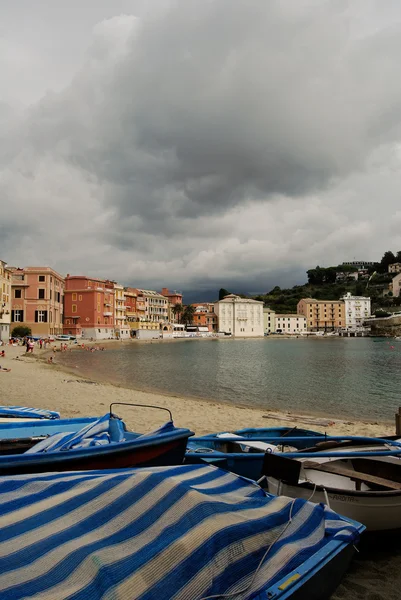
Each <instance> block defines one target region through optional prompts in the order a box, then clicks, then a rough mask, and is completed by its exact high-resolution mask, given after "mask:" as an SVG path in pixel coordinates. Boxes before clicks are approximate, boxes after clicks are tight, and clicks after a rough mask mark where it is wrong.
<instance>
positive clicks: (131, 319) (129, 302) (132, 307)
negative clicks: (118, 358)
mask: <svg viewBox="0 0 401 600" xmlns="http://www.w3.org/2000/svg"><path fill="white" fill-rule="evenodd" d="M124 298H125V306H126V309H125V318H126V319H127V325H128V327H129V329H130V335H131V336H132V331H133V330H134V329H135V328H136V327H135V324H136V323H137V322H138V312H137V308H136V300H137V293H136V291H135V290H134V288H130V287H126V288H124Z"/></svg>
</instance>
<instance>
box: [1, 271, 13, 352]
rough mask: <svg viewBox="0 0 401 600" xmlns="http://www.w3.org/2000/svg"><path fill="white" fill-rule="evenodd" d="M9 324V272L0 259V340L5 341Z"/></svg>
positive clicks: (7, 336) (8, 331)
mask: <svg viewBox="0 0 401 600" xmlns="http://www.w3.org/2000/svg"><path fill="white" fill-rule="evenodd" d="M10 324H11V272H10V271H9V269H7V263H5V262H4V261H2V260H0V341H2V342H5V343H7V342H8V340H9V338H10Z"/></svg>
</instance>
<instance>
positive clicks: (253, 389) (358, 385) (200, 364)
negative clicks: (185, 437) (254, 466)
mask: <svg viewBox="0 0 401 600" xmlns="http://www.w3.org/2000/svg"><path fill="white" fill-rule="evenodd" d="M60 360H61V361H62V362H63V364H66V365H67V366H69V367H74V369H76V371H77V373H79V374H81V375H85V376H87V377H93V378H97V379H100V380H102V381H110V382H112V383H117V384H119V385H122V386H124V387H133V388H137V389H144V390H154V391H160V392H164V393H168V394H176V395H180V396H181V395H182V396H189V397H199V398H208V399H215V400H217V401H219V400H221V401H224V402H228V403H233V404H241V405H246V406H254V407H261V408H264V409H280V410H290V411H299V412H303V413H313V414H320V415H325V416H331V417H341V416H344V417H349V418H360V419H367V420H374V421H381V420H391V421H392V420H393V417H394V412H395V411H396V410H397V409H398V406H399V405H401V394H400V392H401V342H398V341H395V340H391V341H386V340H381V339H378V338H377V339H375V338H358V339H355V338H331V339H300V338H298V339H257V340H248V339H245V340H213V341H208V340H205V341H197V340H187V341H180V342H177V343H158V342H155V343H148V344H140V343H132V344H130V345H128V344H127V345H125V344H124V345H122V346H121V347H113V348H112V347H106V351H105V352H93V353H91V352H85V351H76V352H73V353H66V354H64V355H63V356H60Z"/></svg>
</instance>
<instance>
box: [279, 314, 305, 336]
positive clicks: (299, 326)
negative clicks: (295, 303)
mask: <svg viewBox="0 0 401 600" xmlns="http://www.w3.org/2000/svg"><path fill="white" fill-rule="evenodd" d="M274 320H275V327H276V333H290V334H301V333H306V317H305V316H304V315H296V314H294V313H288V314H282V315H279V314H276V315H275V319H274Z"/></svg>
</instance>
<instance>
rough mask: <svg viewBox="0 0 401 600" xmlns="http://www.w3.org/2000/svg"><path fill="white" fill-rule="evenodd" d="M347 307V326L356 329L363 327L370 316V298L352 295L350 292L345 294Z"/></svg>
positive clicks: (352, 329) (345, 305)
mask: <svg viewBox="0 0 401 600" xmlns="http://www.w3.org/2000/svg"><path fill="white" fill-rule="evenodd" d="M343 300H344V307H345V328H346V329H348V330H350V331H355V330H356V329H360V328H361V327H363V324H364V322H365V320H366V319H368V318H369V317H370V298H365V297H364V296H352V295H351V292H348V293H347V294H345V296H343Z"/></svg>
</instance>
